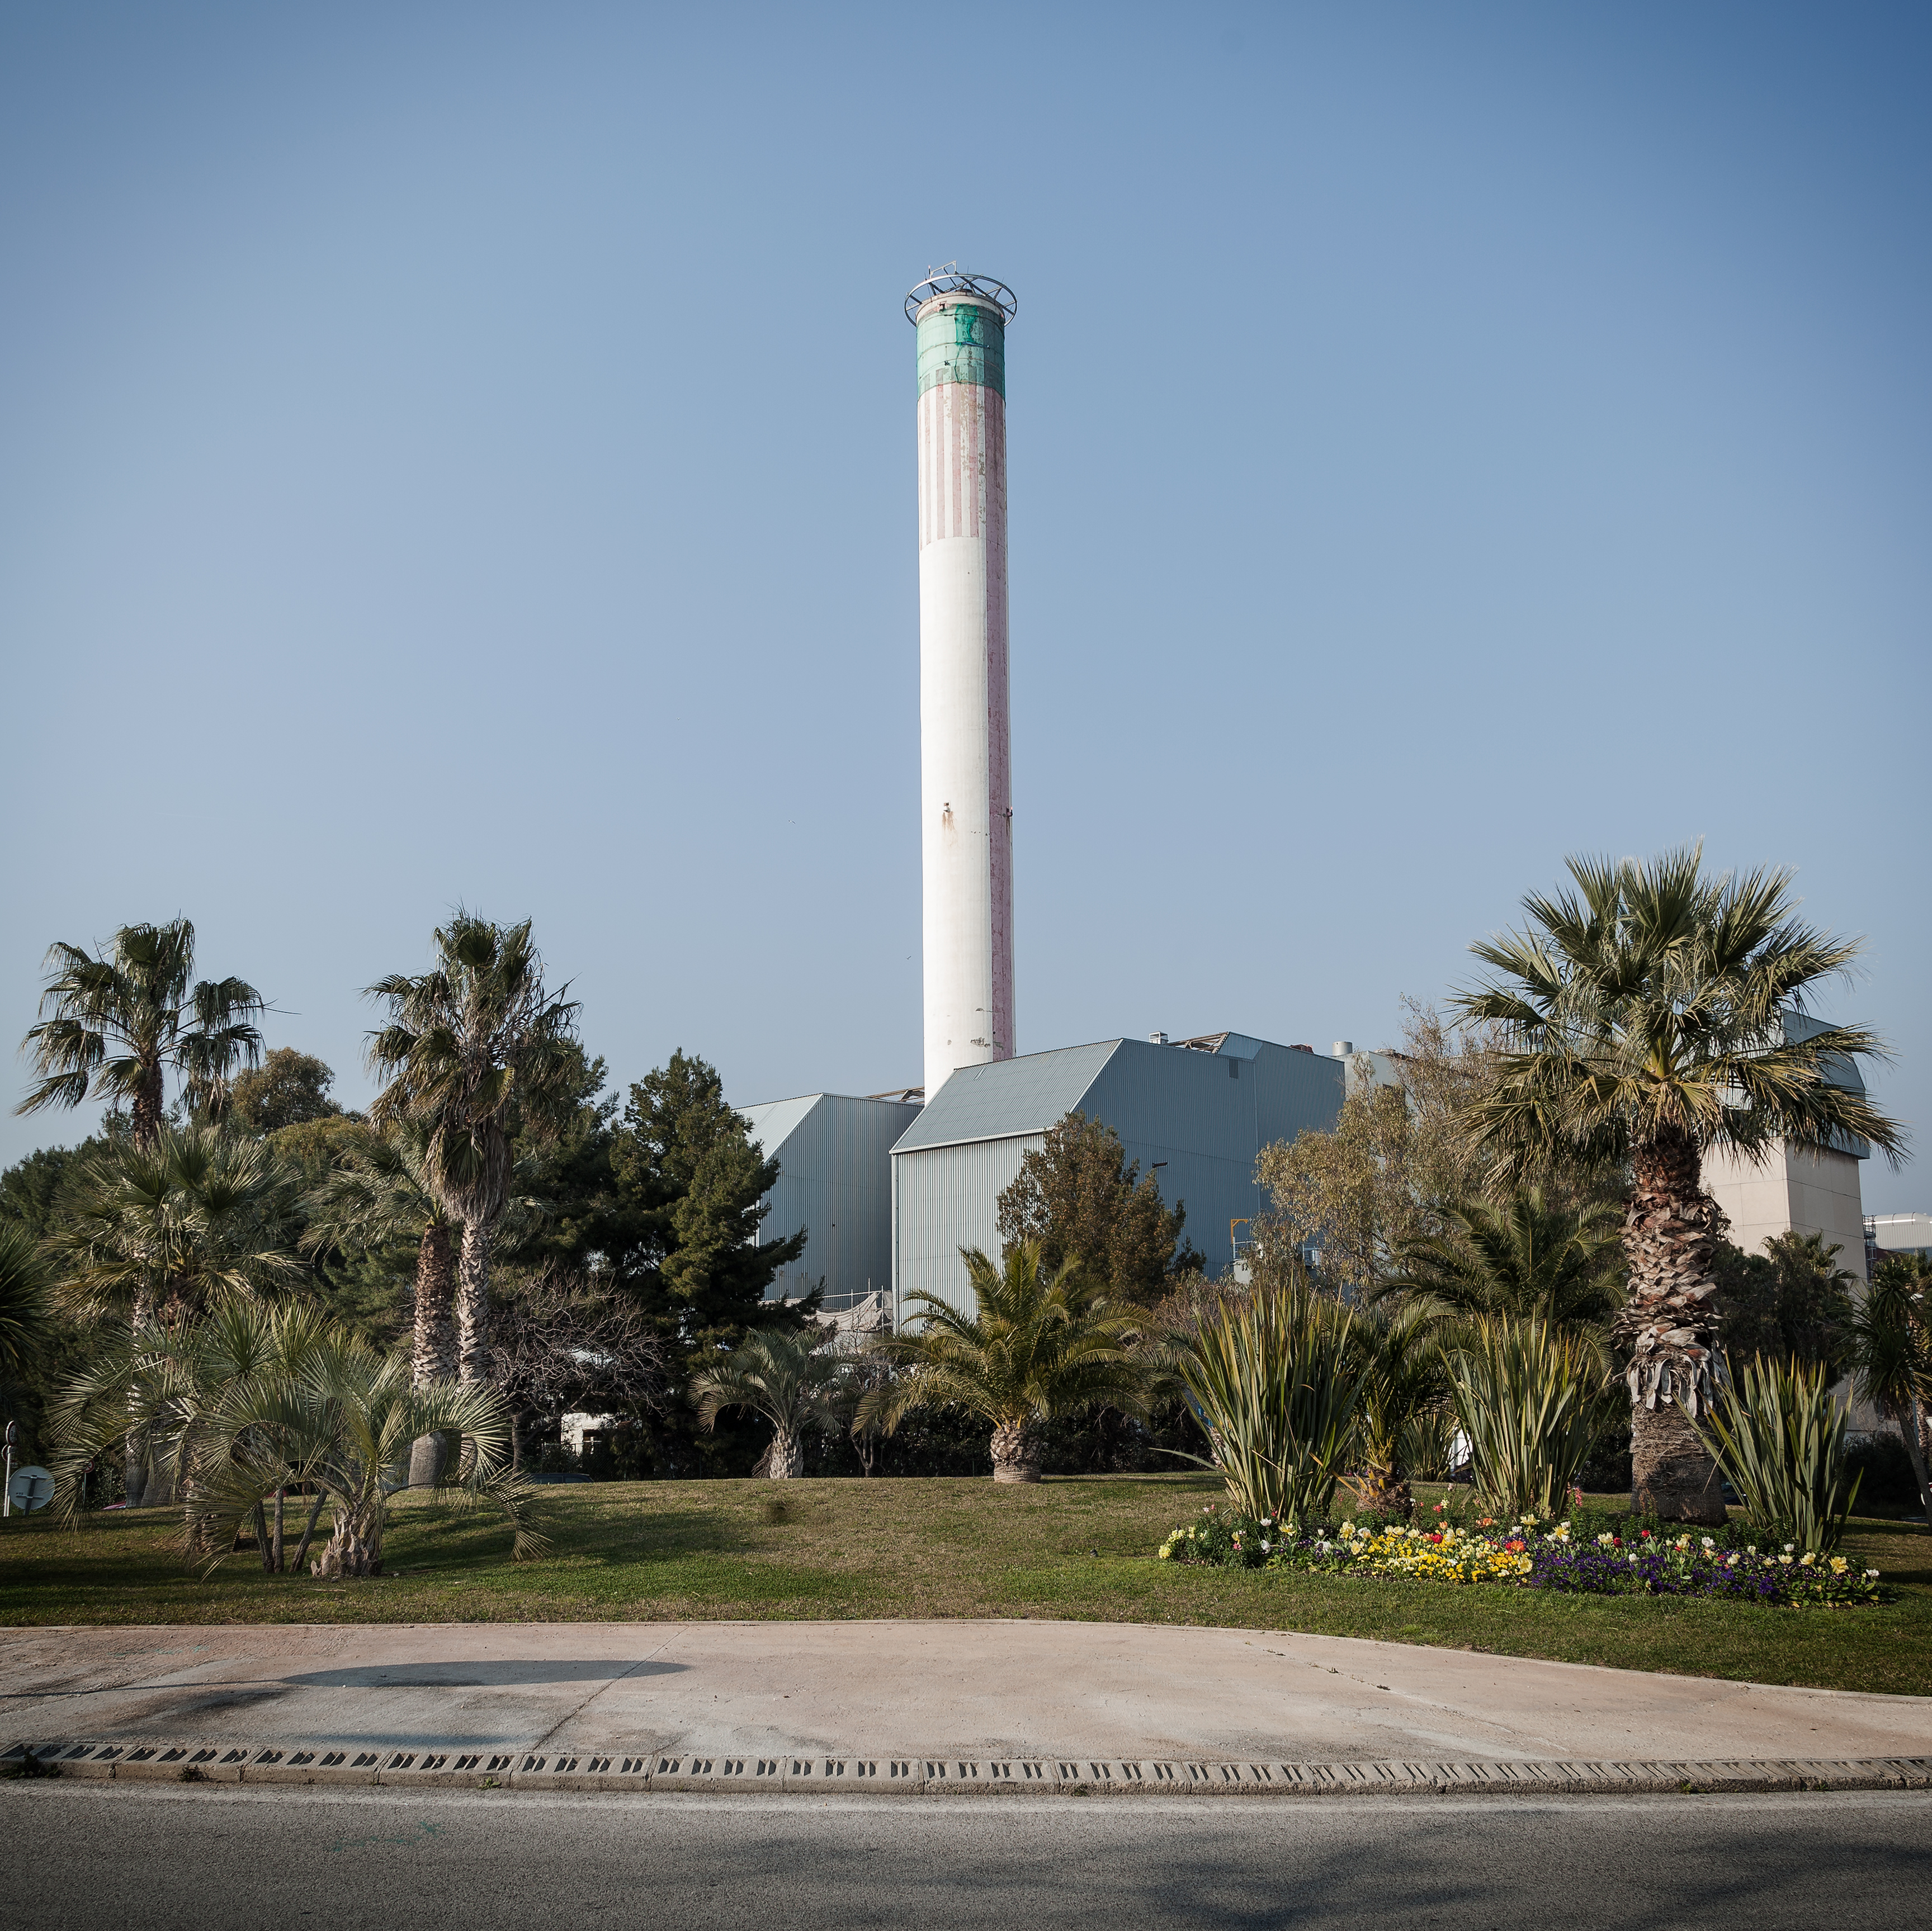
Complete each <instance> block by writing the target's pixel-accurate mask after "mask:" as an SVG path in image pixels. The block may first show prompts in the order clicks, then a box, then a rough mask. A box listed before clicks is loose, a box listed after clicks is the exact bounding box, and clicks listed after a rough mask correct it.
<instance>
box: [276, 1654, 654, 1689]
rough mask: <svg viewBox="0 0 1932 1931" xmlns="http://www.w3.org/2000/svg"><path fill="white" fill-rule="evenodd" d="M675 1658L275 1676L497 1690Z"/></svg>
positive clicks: (289, 1680) (593, 1678) (648, 1666)
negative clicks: (653, 1660) (626, 1661)
mask: <svg viewBox="0 0 1932 1931" xmlns="http://www.w3.org/2000/svg"><path fill="white" fill-rule="evenodd" d="M686 1667H688V1666H687V1665H685V1664H684V1663H643V1662H639V1663H624V1662H621V1661H598V1662H592V1663H580V1662H556V1663H507V1662H506V1663H363V1664H360V1665H358V1666H355V1667H353V1668H348V1669H343V1668H338V1669H311V1670H306V1671H305V1672H303V1673H302V1675H299V1676H284V1677H278V1678H277V1679H276V1681H278V1682H280V1683H286V1684H309V1685H313V1686H314V1687H317V1688H320V1689H342V1690H503V1689H514V1688H515V1687H517V1686H518V1685H519V1684H538V1683H613V1682H615V1681H616V1679H617V1678H619V1677H620V1676H624V1677H643V1676H669V1675H674V1674H676V1673H677V1672H680V1671H682V1670H683V1669H685V1668H686Z"/></svg>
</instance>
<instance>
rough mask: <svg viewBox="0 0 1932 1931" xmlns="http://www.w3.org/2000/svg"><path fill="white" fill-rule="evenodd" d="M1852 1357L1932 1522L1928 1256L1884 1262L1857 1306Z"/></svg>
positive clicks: (1931, 1278) (1931, 1282) (1931, 1271)
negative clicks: (1899, 1445) (1893, 1431)
mask: <svg viewBox="0 0 1932 1931" xmlns="http://www.w3.org/2000/svg"><path fill="white" fill-rule="evenodd" d="M1848 1353H1849V1356H1850V1359H1851V1368H1852V1375H1853V1376H1854V1377H1855V1379H1856V1381H1857V1383H1858V1392H1859V1393H1861V1395H1863V1396H1864V1398H1865V1399H1867V1401H1869V1402H1871V1403H1872V1404H1873V1406H1874V1407H1876V1408H1877V1409H1878V1411H1879V1413H1880V1414H1882V1415H1884V1416H1885V1417H1886V1418H1887V1419H1888V1420H1890V1421H1891V1423H1893V1424H1894V1426H1896V1427H1897V1430H1898V1432H1899V1435H1900V1439H1901V1440H1903V1442H1904V1444H1905V1452H1906V1455H1907V1456H1909V1458H1910V1459H1911V1462H1912V1478H1913V1480H1915V1481H1916V1482H1917V1483H1918V1504H1919V1507H1921V1509H1923V1510H1924V1511H1925V1512H1926V1514H1927V1517H1928V1518H1932V1482H1928V1480H1927V1475H1926V1465H1925V1410H1926V1405H1927V1402H1932V1261H1927V1259H1926V1258H1925V1257H1924V1255H1918V1254H1914V1255H1909V1256H1908V1255H1903V1254H1899V1255H1891V1257H1889V1258H1887V1259H1885V1260H1883V1261H1880V1262H1879V1264H1878V1266H1877V1267H1876V1270H1874V1272H1873V1275H1872V1281H1871V1285H1870V1287H1869V1288H1867V1289H1866V1291H1865V1292H1864V1294H1863V1295H1862V1296H1861V1297H1860V1298H1859V1299H1858V1300H1856V1301H1855V1302H1854V1303H1853V1304H1852V1318H1851V1331H1850V1345H1849V1349H1848Z"/></svg>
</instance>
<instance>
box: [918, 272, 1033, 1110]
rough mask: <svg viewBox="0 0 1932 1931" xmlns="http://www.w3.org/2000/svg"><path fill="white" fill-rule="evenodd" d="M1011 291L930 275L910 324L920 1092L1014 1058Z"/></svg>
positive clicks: (978, 279)
mask: <svg viewBox="0 0 1932 1931" xmlns="http://www.w3.org/2000/svg"><path fill="white" fill-rule="evenodd" d="M1016 306H1017V304H1016V303H1015V301H1014V300H1013V293H1012V291H1011V290H1010V289H1007V287H1005V286H1004V285H1003V284H1002V283H998V282H996V281H994V280H991V279H990V278H989V277H986V276H984V275H968V274H960V273H959V272H958V271H957V270H956V269H955V268H947V269H944V270H942V271H941V272H940V273H939V274H936V275H934V276H932V277H929V279H928V280H926V281H923V282H922V283H920V284H919V286H918V287H917V288H916V289H913V292H912V293H911V294H910V295H907V298H906V313H907V315H909V316H910V317H911V318H912V319H913V322H915V323H916V325H917V327H918V330H919V805H920V832H919V846H920V859H921V863H922V870H923V875H924V885H925V917H924V921H923V937H924V945H925V967H926V1098H927V1099H928V1100H931V1099H932V1097H933V1096H934V1095H935V1094H936V1093H938V1090H939V1089H940V1087H941V1086H943V1085H944V1084H945V1082H946V1081H947V1078H948V1077H949V1076H950V1075H951V1074H952V1073H953V1071H954V1070H955V1069H956V1068H958V1067H960V1066H983V1065H985V1064H986V1063H987V1062H988V1061H989V1060H1009V1059H1011V1058H1012V1057H1013V784H1012V775H1011V771H1010V765H1009V757H1008V742H1007V402H1006V392H1007V379H1006V329H1007V322H1009V321H1010V320H1011V319H1013V313H1014V310H1015V308H1016Z"/></svg>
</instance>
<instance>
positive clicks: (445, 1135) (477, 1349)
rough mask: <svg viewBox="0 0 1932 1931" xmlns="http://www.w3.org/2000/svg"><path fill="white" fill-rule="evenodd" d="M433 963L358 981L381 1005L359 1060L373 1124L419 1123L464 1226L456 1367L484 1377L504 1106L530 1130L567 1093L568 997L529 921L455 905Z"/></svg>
mask: <svg viewBox="0 0 1932 1931" xmlns="http://www.w3.org/2000/svg"><path fill="white" fill-rule="evenodd" d="M436 945H437V954H438V963H437V965H436V967H435V968H434V970H431V971H430V972H428V973H424V974H423V975H422V976H421V977H420V978H416V979H411V978H409V977H407V976H404V975H403V974H401V973H392V974H391V975H390V976H389V977H388V978H387V979H380V980H378V981H377V983H376V984H375V985H372V986H371V987H370V988H369V994H370V997H372V998H376V999H381V1000H387V1001H388V1003H389V1024H387V1025H386V1026H384V1027H382V1028H381V1030H380V1031H378V1032H377V1033H374V1034H372V1035H371V1039H370V1044H369V1063H370V1066H371V1069H373V1070H374V1072H377V1074H378V1075H380V1076H382V1077H384V1078H387V1079H388V1081H389V1084H388V1085H387V1086H386V1087H384V1089H383V1091H382V1093H380V1094H379V1095H378V1096H377V1100H376V1103H375V1105H374V1106H373V1107H372V1108H371V1109H370V1118H371V1121H372V1122H374V1123H375V1124H377V1125H378V1126H381V1125H385V1124H387V1123H389V1122H391V1121H395V1120H414V1121H416V1122H418V1123H420V1124H421V1125H422V1126H423V1127H424V1128H425V1129H427V1132H428V1165H427V1168H426V1171H427V1173H428V1177H429V1180H430V1183H431V1186H433V1188H434V1190H435V1192H436V1194H437V1198H439V1199H440V1200H441V1201H442V1202H443V1206H444V1208H445V1210H446V1212H447V1213H448V1214H449V1217H450V1218H451V1219H452V1220H456V1221H460V1222H461V1223H462V1225H463V1241H462V1249H461V1258H460V1264H459V1277H460V1278H459V1285H458V1296H457V1314H458V1375H459V1376H460V1378H461V1379H462V1380H463V1381H485V1380H487V1378H488V1377H489V1360H490V1238H491V1234H492V1231H493V1228H494V1227H495V1225H496V1221H497V1219H499V1217H500V1216H501V1215H502V1211H503V1208H504V1205H505V1201H506V1200H507V1198H508V1192H509V1185H510V1167H511V1153H510V1126H509V1121H510V1115H511V1108H512V1107H513V1106H514V1108H516V1109H517V1115H518V1117H519V1120H520V1123H521V1124H522V1125H523V1126H524V1127H525V1128H526V1129H529V1130H530V1131H532V1132H538V1131H541V1130H542V1129H544V1128H545V1127H546V1126H548V1125H549V1123H550V1122H549V1119H548V1109H549V1108H550V1107H551V1106H552V1105H553V1104H554V1103H555V1102H556V1101H557V1100H559V1099H562V1098H564V1097H565V1096H568V1094H569V1093H570V1090H571V1087H570V1082H571V1076H572V1075H573V1074H574V1072H576V1070H577V1059H576V1057H575V1056H574V1054H572V1052H571V1045H572V1042H573V1028H574V1024H575V1020H576V1015H577V1003H576V1002H575V1001H574V1000H568V999H566V998H565V997H564V993H565V991H568V987H565V988H563V989H562V991H557V992H556V993H551V992H549V991H546V990H545V988H544V979H543V961H542V960H541V958H539V957H538V954H537V951H536V948H535V946H533V945H532V943H530V922H529V920H528V919H525V920H524V921H523V923H522V924H521V925H510V926H497V925H491V924H490V922H488V921H487V919H478V918H476V917H474V916H472V915H471V914H470V913H466V912H462V911H459V912H458V913H457V915H456V916H455V918H454V919H452V920H451V921H450V922H449V924H448V925H446V926H443V927H440V928H439V929H438V930H437V934H436Z"/></svg>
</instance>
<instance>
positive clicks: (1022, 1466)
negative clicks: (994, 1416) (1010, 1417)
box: [993, 1418, 1040, 1482]
mask: <svg viewBox="0 0 1932 1931" xmlns="http://www.w3.org/2000/svg"><path fill="white" fill-rule="evenodd" d="M993 1480H995V1482H1037V1481H1038V1480H1040V1443H1039V1441H1038V1440H1037V1438H1036V1437H1035V1435H1034V1431H1033V1427H1032V1424H1031V1420H1030V1419H1026V1418H1023V1419H1022V1420H1019V1421H1003V1422H1002V1423H1001V1424H1000V1425H999V1426H998V1428H996V1429H994V1431H993Z"/></svg>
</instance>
